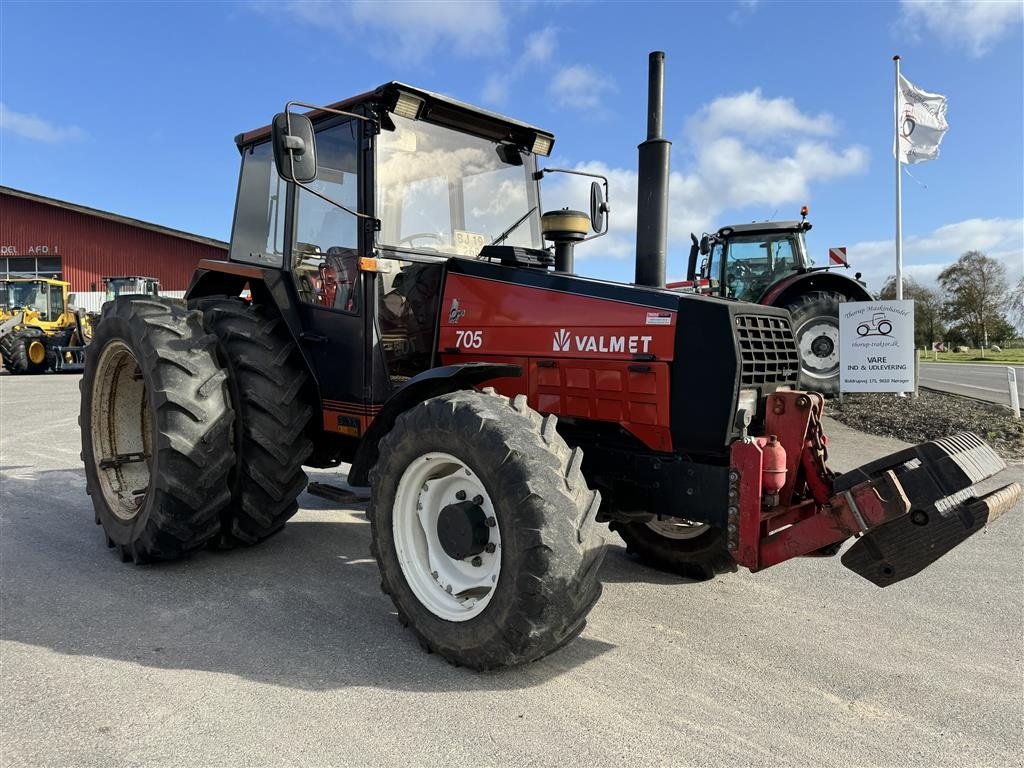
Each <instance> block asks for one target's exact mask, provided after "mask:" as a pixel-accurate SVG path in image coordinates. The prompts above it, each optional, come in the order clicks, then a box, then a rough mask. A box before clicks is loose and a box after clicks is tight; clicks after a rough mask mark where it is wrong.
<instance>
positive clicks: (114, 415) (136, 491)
mask: <svg viewBox="0 0 1024 768" xmlns="http://www.w3.org/2000/svg"><path fill="white" fill-rule="evenodd" d="M90 418H91V421H92V430H91V431H92V435H91V437H92V452H93V461H94V462H95V464H96V478H97V480H98V481H99V490H100V492H101V493H102V494H103V499H104V501H105V502H106V504H107V508H108V509H109V510H110V511H111V512H113V513H114V515H116V516H117V517H118V518H120V519H121V520H124V521H125V522H127V521H130V520H132V519H134V518H135V516H136V515H137V514H138V513H139V510H140V509H141V508H142V505H143V503H144V502H145V500H146V496H147V495H148V493H149V483H150V468H149V460H150V456H151V454H152V451H153V435H152V431H153V430H152V423H151V419H150V413H149V402H148V399H147V396H146V383H145V381H144V380H143V378H142V373H141V372H140V370H139V366H138V363H137V362H136V360H135V355H134V354H132V351H131V349H129V348H128V345H127V344H125V343H124V342H123V341H112V342H110V343H109V344H107V345H106V346H105V347H104V348H103V352H102V354H101V355H100V359H99V361H98V362H97V364H96V379H95V381H94V383H93V390H92V409H91V416H90Z"/></svg>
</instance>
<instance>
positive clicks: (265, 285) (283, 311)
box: [185, 259, 320, 408]
mask: <svg viewBox="0 0 1024 768" xmlns="http://www.w3.org/2000/svg"><path fill="white" fill-rule="evenodd" d="M283 275H284V273H283V272H282V271H281V270H280V269H277V268H276V267H275V268H268V267H259V266H256V265H255V264H238V263H236V262H233V261H216V260H214V259H203V260H202V261H200V262H199V267H198V268H197V269H196V271H195V274H194V275H192V282H191V283H189V286H188V290H187V291H185V300H186V301H191V300H192V299H201V298H203V297H204V296H238V295H239V294H240V293H241V292H242V289H244V288H245V287H246V286H247V285H248V286H249V292H250V293H251V294H252V298H253V301H255V302H256V303H257V304H262V305H264V306H268V307H275V308H276V309H277V311H278V312H279V313H280V315H281V317H282V319H284V323H285V326H287V328H288V332H289V333H290V334H291V336H292V339H293V340H294V342H295V346H296V347H298V348H299V352H300V353H301V354H302V359H303V361H304V362H305V364H306V371H307V373H309V376H310V378H311V379H312V381H315V382H317V387H316V392H317V402H316V403H311V405H314V406H316V407H317V408H319V406H320V403H319V392H320V387H319V381H318V379H317V376H316V366H315V365H313V359H312V358H311V356H310V352H309V348H308V346H307V345H305V344H303V343H302V321H301V320H300V318H299V312H298V309H297V308H296V306H295V302H294V300H293V299H292V295H291V293H290V292H289V291H288V289H287V286H286V285H285V280H284V276H283Z"/></svg>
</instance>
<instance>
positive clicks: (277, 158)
mask: <svg viewBox="0 0 1024 768" xmlns="http://www.w3.org/2000/svg"><path fill="white" fill-rule="evenodd" d="M271 136H272V138H273V143H274V163H275V164H276V165H277V175H278V176H280V177H281V178H282V179H284V180H285V181H293V182H297V183H299V184H308V183H310V182H311V181H316V138H315V137H314V135H313V121H312V120H310V119H309V118H308V117H306V116H305V115H297V114H292V113H290V112H279V113H278V114H276V115H274V122H273V124H272V126H271Z"/></svg>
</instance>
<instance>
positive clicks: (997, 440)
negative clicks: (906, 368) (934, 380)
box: [826, 390, 1024, 464]
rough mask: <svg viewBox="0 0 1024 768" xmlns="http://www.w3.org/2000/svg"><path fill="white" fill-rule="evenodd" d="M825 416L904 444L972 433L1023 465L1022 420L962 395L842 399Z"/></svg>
mask: <svg viewBox="0 0 1024 768" xmlns="http://www.w3.org/2000/svg"><path fill="white" fill-rule="evenodd" d="M826 413H827V414H828V415H829V416H831V417H832V418H833V419H835V420H836V421H839V422H842V423H843V424H847V425H849V426H851V427H855V428H856V429H859V430H861V431H862V432H867V433H869V434H872V435H881V436H883V437H894V438H897V439H899V440H903V441H905V442H908V443H920V442H922V441H924V440H934V439H935V438H938V437H945V436H946V435H951V434H954V433H956V432H974V433H975V434H977V435H979V436H980V437H982V438H984V439H985V440H987V441H988V442H989V444H990V445H991V446H992V447H993V448H995V449H996V451H998V452H999V454H1000V455H1001V456H1002V457H1003V458H1004V459H1006V460H1007V461H1009V462H1013V463H1016V464H1020V463H1024V419H1014V418H1013V416H1011V415H1010V413H1009V412H1008V411H1007V410H1006V409H1005V408H1001V407H999V406H997V405H991V404H989V403H983V402H980V401H978V400H972V399H970V398H966V397H958V396H956V395H947V394H942V393H940V392H929V391H927V390H921V394H920V397H918V398H916V399H914V398H911V397H896V396H895V395H891V394H855V395H846V396H845V397H844V398H843V402H841V403H840V402H839V400H838V399H834V400H832V401H831V402H830V403H829V404H828V406H827V407H826Z"/></svg>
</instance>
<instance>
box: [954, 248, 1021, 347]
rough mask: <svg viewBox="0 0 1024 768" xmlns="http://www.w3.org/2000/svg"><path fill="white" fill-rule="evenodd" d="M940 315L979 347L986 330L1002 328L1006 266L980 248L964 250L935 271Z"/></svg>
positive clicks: (1004, 321) (1006, 289)
mask: <svg viewBox="0 0 1024 768" xmlns="http://www.w3.org/2000/svg"><path fill="white" fill-rule="evenodd" d="M939 285H940V286H941V287H942V291H943V294H944V298H945V303H944V305H943V318H944V319H945V320H946V321H947V322H949V324H950V326H951V327H953V328H957V329H958V330H960V331H961V332H962V333H963V334H964V335H965V336H966V337H967V338H969V339H970V340H971V343H972V345H973V346H976V347H979V346H981V344H982V342H983V341H984V339H985V334H986V331H987V332H988V333H990V334H991V331H992V329H994V328H997V327H998V328H1000V329H1002V327H1003V326H1002V324H1004V323H1006V317H1005V316H1004V314H1003V313H1004V311H1005V309H1006V304H1007V301H1008V299H1009V288H1008V286H1007V284H1006V267H1005V266H1003V265H1002V264H1001V263H999V262H998V261H996V260H995V259H992V258H989V257H988V256H986V255H985V254H983V253H982V252H981V251H968V252H967V253H965V254H964V255H963V256H961V257H960V258H959V259H958V260H957V262H956V263H955V264H952V265H950V266H948V267H946V268H945V269H944V270H942V272H940V273H939Z"/></svg>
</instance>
